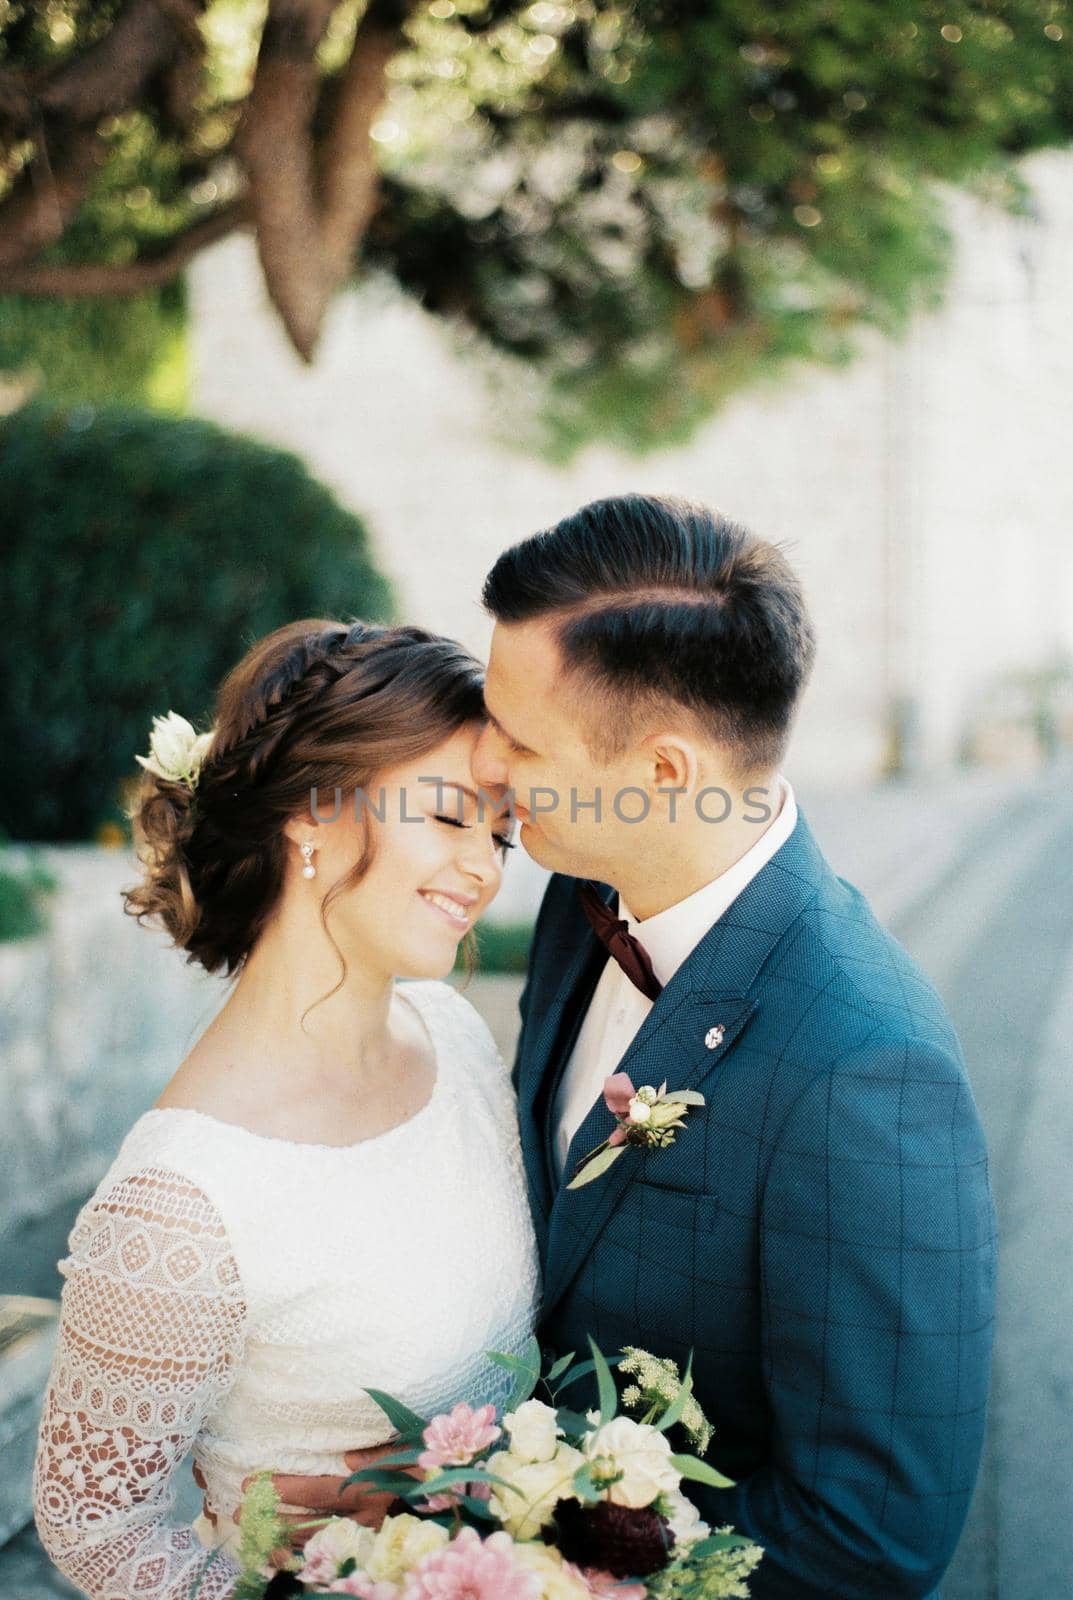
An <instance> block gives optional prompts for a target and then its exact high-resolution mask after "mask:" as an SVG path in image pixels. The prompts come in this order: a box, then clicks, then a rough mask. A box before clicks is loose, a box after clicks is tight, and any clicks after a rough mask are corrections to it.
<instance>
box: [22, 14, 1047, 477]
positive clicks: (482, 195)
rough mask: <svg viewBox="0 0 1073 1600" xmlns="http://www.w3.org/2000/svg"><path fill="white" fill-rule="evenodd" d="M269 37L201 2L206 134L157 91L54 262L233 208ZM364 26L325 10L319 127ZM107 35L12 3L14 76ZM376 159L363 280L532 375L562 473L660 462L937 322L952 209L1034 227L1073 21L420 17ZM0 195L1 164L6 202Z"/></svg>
mask: <svg viewBox="0 0 1073 1600" xmlns="http://www.w3.org/2000/svg"><path fill="white" fill-rule="evenodd" d="M264 9H265V8H264V5H263V0H208V3H207V5H206V7H205V13H204V19H203V32H204V35H205V38H206V41H207V44H208V51H207V59H206V66H205V72H204V79H203V83H202V88H201V94H200V97H199V99H198V101H197V114H196V116H195V117H194V119H193V123H192V125H191V126H188V127H180V126H179V125H177V124H176V122H175V120H174V118H171V117H169V114H168V110H167V106H166V103H165V100H164V97H163V96H162V92H161V90H160V86H159V85H153V86H152V88H151V89H150V91H149V92H148V93H147V94H146V95H145V96H144V97H143V103H142V104H141V105H139V106H138V107H137V108H135V109H134V110H133V111H131V112H128V113H124V114H123V115H121V116H113V117H111V118H109V119H107V120H106V122H105V123H104V124H102V129H101V131H102V136H103V137H104V139H105V141H106V146H107V159H106V160H105V161H104V162H103V164H102V165H101V167H100V170H99V173H98V175H97V178H96V180H95V182H94V185H93V188H92V191H91V193H90V195H89V198H88V199H87V201H86V203H85V204H84V205H83V207H82V210H81V212H80V213H79V215H78V217H77V219H76V220H75V222H74V224H73V225H72V226H71V227H70V228H69V229H68V231H67V234H66V236H65V239H64V240H63V242H62V246H61V247H57V248H58V250H59V251H60V253H62V255H63V258H64V259H69V260H70V259H77V260H87V261H88V260H94V261H108V262H121V261H124V260H127V259H129V258H131V257H132V256H134V255H139V254H144V253H145V252H146V251H152V250H153V249H155V248H157V247H159V246H160V245H161V244H162V242H164V241H166V240H167V239H169V238H171V237H173V236H174V235H175V234H176V233H177V232H178V231H180V230H181V229H182V228H183V227H185V226H186V225H187V224H188V223H189V222H191V221H192V220H194V219H196V218H198V217H202V216H206V215H211V214H212V212H213V211H214V210H215V209H216V208H217V207H218V206H220V205H223V204H226V202H227V201H228V200H229V199H230V198H231V197H233V196H234V194H235V193H236V192H237V191H240V190H241V184H242V175H241V163H238V164H237V166H236V163H235V161H234V159H233V157H232V155H231V154H229V152H230V149H231V144H232V140H233V138H234V134H235V129H236V127H237V126H238V124H239V120H240V116H241V109H242V105H243V101H244V97H245V95H246V94H247V93H248V92H249V88H250V84H251V82H252V77H253V73H254V69H255V63H256V60H257V50H258V38H259V32H260V28H261V26H262V22H263V16H264ZM362 10H363V7H362V6H361V4H360V0H343V3H341V4H340V5H339V6H338V7H337V8H336V10H335V13H334V16H333V21H332V24H331V27H330V28H329V31H328V35H327V37H326V40H325V42H324V45H323V47H322V49H321V52H320V66H321V69H322V72H323V75H324V94H323V97H322V106H321V113H324V114H326V108H327V106H328V105H329V103H330V99H331V90H332V79H333V77H334V76H337V75H338V74H339V73H340V72H341V71H342V69H343V67H344V65H345V62H346V60H347V56H348V53H349V50H350V45H351V40H352V38H353V33H354V28H355V25H356V22H357V21H358V19H359V17H360V15H361V12H362ZM115 12H116V0H104V3H99V4H90V3H89V0H50V4H49V5H48V6H47V7H40V6H35V5H32V4H30V3H29V0H7V3H6V5H3V6H0V61H4V62H5V63H6V64H8V65H11V66H17V67H20V68H24V69H28V70H30V71H32V72H39V71H42V70H47V69H49V68H51V67H54V66H55V65H57V64H59V63H62V62H63V61H65V60H66V59H68V58H69V57H71V56H73V55H75V54H77V53H78V52H80V51H82V50H84V49H85V48H86V47H87V45H89V44H91V43H92V41H93V40H94V39H95V38H97V37H100V35H101V34H102V32H104V31H105V30H106V29H107V27H108V25H109V24H110V22H111V20H112V18H113V16H114V14H115ZM320 121H321V123H323V115H322V116H321V118H320ZM373 137H374V142H375V148H376V151H377V157H378V160H379V164H380V169H381V180H382V182H381V194H380V203H379V206H378V209H377V211H376V214H375V215H374V217H373V218H372V221H371V224H370V226H369V229H368V231H367V234H366V236H365V239H364V243H363V247H362V251H361V255H360V259H359V260H358V262H357V263H356V268H357V270H359V271H361V270H364V269H366V268H369V267H376V268H379V269H383V270H385V271H386V272H387V273H389V274H390V275H391V276H393V277H394V278H395V279H396V280H397V281H398V282H399V283H401V284H402V285H403V286H404V287H405V288H406V289H407V290H408V291H409V292H410V293H411V294H413V295H414V296H415V297H417V298H418V299H419V300H420V301H421V302H422V303H423V304H424V305H425V306H426V307H427V308H428V309H429V310H431V311H433V312H434V313H437V314H440V315H442V316H443V317H444V318H445V319H447V321H448V322H449V324H450V325H451V326H452V327H453V328H455V329H456V330H462V331H463V332H464V334H465V336H466V337H468V339H469V343H470V348H471V349H472V348H476V349H479V348H481V347H482V346H484V347H485V348H494V349H496V350H498V351H501V352H506V353H507V354H508V355H510V356H513V357H517V358H520V360H521V361H522V362H523V363H525V364H526V367H527V368H528V370H529V371H530V372H531V373H532V374H533V377H534V380H539V393H540V394H541V395H543V397H544V400H543V403H540V402H539V401H538V402H537V403H538V410H539V414H540V417H541V420H542V427H543V443H544V445H545V447H546V448H547V449H548V450H549V451H551V452H552V453H555V454H558V455H560V456H566V455H569V454H570V453H571V452H572V451H574V450H575V449H577V448H578V447H579V446H580V445H582V444H584V443H585V442H587V441H588V440H590V439H593V438H600V439H606V440H611V441H614V442H615V443H618V444H621V445H625V446H628V447H632V448H646V447H651V446H655V445H666V444H668V443H674V442H677V441H681V440H683V439H685V438H686V437H688V435H689V434H690V433H691V432H692V431H693V430H694V429H695V428H696V427H697V426H698V424H699V423H700V422H701V421H702V420H703V419H704V418H705V417H706V416H707V415H709V414H710V412H711V411H712V410H713V408H715V407H716V406H718V405H719V404H721V403H722V402H723V401H724V400H725V399H726V397H727V396H728V395H730V394H732V393H734V392H736V391H737V390H739V389H741V388H742V387H744V386H746V385H748V384H751V383H755V382H757V381H759V380H763V379H767V378H770V377H772V376H774V375H777V374H779V373H780V372H782V371H783V370H784V369H785V368H786V366H787V364H788V363H793V362H799V361H802V360H808V361H822V362H827V363H840V362H844V361H846V360H848V359H849V357H850V356H851V355H852V353H853V351H854V348H855V334H856V331H857V330H858V329H860V328H862V327H867V326H872V327H876V328H879V329H882V330H884V331H886V332H889V333H897V331H898V330H899V329H900V328H902V327H903V326H904V324H905V320H906V318H907V316H908V315H909V313H910V312H911V311H912V310H913V309H914V307H916V306H918V305H920V304H923V303H931V302H933V301H934V299H935V297H936V295H937V294H938V292H939V290H940V287H941V285H942V283H943V279H944V274H945V272H946V268H947V263H948V256H949V241H948V239H947V237H946V234H945V231H944V229H943V226H942V220H941V208H940V206H939V204H938V203H937V200H936V185H937V184H941V183H955V184H968V183H972V184H974V185H976V186H977V187H979V188H980V189H981V190H982V191H983V192H986V193H988V194H989V195H990V196H992V197H993V198H994V199H996V200H998V201H999V202H1002V203H1005V204H1008V205H1010V206H1018V205H1020V204H1022V203H1023V190H1022V188H1021V186H1020V184H1019V182H1018V181H1017V178H1016V175H1015V167H1014V163H1015V162H1016V161H1017V160H1018V158H1019V157H1021V156H1023V155H1024V154H1025V153H1026V152H1028V151H1031V150H1034V149H1038V148H1041V147H1044V146H1048V145H1061V144H1066V143H1068V142H1069V140H1070V138H1071V137H1073V17H1071V15H1070V7H1069V4H1068V0H941V3H940V0H890V3H889V4H885V5H883V6H881V7H877V6H875V5H873V4H869V3H867V0H797V3H795V4H794V5H786V4H782V3H778V4H777V3H775V0H643V3H642V0H540V3H539V4H529V3H523V0H452V3H449V4H444V3H443V0H413V4H412V6H411V8H410V17H409V22H408V24H407V28H406V35H405V43H404V45H403V47H402V48H401V49H400V50H399V52H398V53H397V54H396V56H395V58H394V59H393V60H392V62H391V64H390V67H389V69H388V80H387V92H386V100H385V104H384V106H383V108H382V111H381V113H380V115H379V117H378V119H377V121H376V123H375V124H374V128H373ZM20 159H21V158H20V156H19V153H18V150H17V149H15V148H12V149H10V150H8V152H7V155H6V167H7V172H8V175H9V177H11V178H13V177H14V175H15V174H16V173H17V170H18V163H19V160H20ZM3 171H4V151H3V148H2V146H0V189H2V180H3ZM46 259H47V257H46ZM512 381H513V382H514V385H515V388H516V389H517V381H518V380H517V374H515V378H514V379H513V380H512ZM506 409H507V411H508V413H509V417H508V420H507V421H506V427H508V428H510V429H511V430H512V431H513V432H514V434H515V436H516V437H521V430H520V428H519V425H518V421H519V419H518V412H519V409H520V406H519V403H518V401H517V398H516V397H515V399H514V403H513V404H510V405H508V406H507V408H506Z"/></svg>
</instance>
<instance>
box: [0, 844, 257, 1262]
mask: <svg viewBox="0 0 1073 1600" xmlns="http://www.w3.org/2000/svg"><path fill="white" fill-rule="evenodd" d="M40 854H41V856H42V857H43V859H44V861H45V863H46V864H47V866H48V867H49V869H50V871H51V872H52V873H53V875H54V876H55V877H56V879H57V881H58V887H57V891H56V893H55V894H54V895H52V896H50V897H49V900H48V903H47V916H48V928H47V931H46V932H45V933H43V934H41V935H39V936H38V937H36V938H34V939H28V940H18V941H16V942H14V943H0V1104H2V1106H3V1115H2V1117H0V1292H3V1291H4V1290H5V1289H9V1288H11V1287H12V1286H13V1285H16V1284H17V1285H19V1286H20V1287H21V1286H23V1285H24V1282H25V1281H26V1277H27V1275H29V1276H31V1277H32V1276H33V1274H34V1272H35V1271H37V1270H38V1269H37V1268H36V1267H35V1265H34V1263H32V1262H28V1261H26V1260H25V1259H23V1257H24V1255H25V1252H26V1250H27V1248H28V1246H27V1243H26V1241H27V1239H32V1238H34V1237H35V1232H34V1230H35V1229H37V1228H38V1227H39V1225H44V1224H46V1223H47V1219H48V1218H50V1217H51V1216H53V1215H54V1214H56V1213H62V1212H63V1210H64V1208H65V1207H69V1206H71V1205H72V1204H73V1203H74V1202H76V1201H79V1200H81V1199H82V1198H83V1197H84V1196H85V1195H86V1194H87V1193H88V1192H89V1190H91V1189H92V1188H93V1186H94V1185H95V1184H96V1183H97V1181H98V1179H99V1178H100V1177H101V1175H102V1174H103V1172H104V1171H105V1170H106V1168H107V1166H108V1164H109V1163H110V1161H111V1159H112V1157H113V1155H114V1154H115V1152H116V1150H117V1149H118V1147H119V1144H120V1141H121V1139H122V1137H123V1135H124V1134H125V1133H126V1131H127V1129H128V1128H129V1127H130V1126H131V1124H132V1123H133V1122H134V1121H135V1120H136V1119H137V1118H138V1117H139V1116H140V1115H141V1113H142V1112H143V1111H145V1110H147V1109H148V1107H149V1106H150V1105H152V1103H153V1101H154V1100H155V1099H156V1097H157V1095H158V1094H159V1093H160V1091H161V1089H162V1088H163V1087H164V1085H165V1084H166V1083H167V1081H168V1079H169V1078H170V1077H171V1075H172V1073H173V1072H174V1071H175V1069H176V1067H177V1066H178V1065H179V1063H180V1061H181V1060H182V1059H183V1057H184V1056H185V1055H186V1054H187V1052H188V1051H189V1050H190V1048H191V1046H192V1045H193V1043H194V1041H195V1039H197V1038H198V1037H199V1035H200V1034H201V1033H202V1031H203V1030H204V1028H205V1027H206V1026H207V1025H208V1023H209V1022H210V1021H211V1020H212V1017H213V1016H214V1015H215V1013H216V1010H217V1009H218V1007H219V1005H220V1004H221V1003H222V1001H223V998H224V993H225V988H224V984H223V982H222V980H219V979H215V978H210V977H209V976H208V974H207V973H205V972H203V971H202V970H201V969H200V968H197V969H195V968H192V967H187V966H186V965H185V962H184V960H183V957H182V956H181V955H180V954H179V953H178V952H177V951H175V950H173V949H172V948H171V946H170V944H169V942H168V940H167V938H166V936H165V935H164V934H161V933H157V932H153V931H152V930H150V929H148V928H144V927H139V926H138V924H137V923H136V922H135V921H134V920H133V918H130V917H127V916H125V915H124V914H123V911H122V905H121V901H120V896H119V891H120V889H121V888H122V887H123V886H124V885H127V884H130V883H133V882H134V881H135V879H136V877H137V865H136V863H135V861H134V858H133V856H132V855H128V854H127V853H126V852H116V851H107V850H100V849H97V848H95V847H94V846H92V845H85V846H81V845H77V846H69V847H63V848H54V849H42V850H41V851H40ZM59 1247H60V1246H59V1243H57V1245H56V1248H57V1249H58V1248H59Z"/></svg>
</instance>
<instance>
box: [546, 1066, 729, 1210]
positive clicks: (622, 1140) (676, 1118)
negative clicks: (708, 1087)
mask: <svg viewBox="0 0 1073 1600" xmlns="http://www.w3.org/2000/svg"><path fill="white" fill-rule="evenodd" d="M604 1102H605V1104H606V1106H607V1109H608V1111H610V1113H611V1115H612V1116H613V1117H614V1118H615V1120H616V1122H617V1124H618V1126H617V1127H616V1128H615V1131H614V1133H613V1134H612V1135H611V1137H610V1138H609V1139H605V1140H604V1142H603V1144H598V1145H597V1146H596V1149H595V1150H590V1151H589V1153H588V1155H587V1156H582V1158H581V1160H580V1161H579V1162H578V1164H577V1170H576V1171H575V1173H574V1176H573V1177H572V1178H571V1180H570V1182H569V1183H568V1184H567V1186H566V1187H567V1188H568V1189H580V1188H581V1187H582V1186H583V1185H584V1184H586V1183H591V1182H592V1181H593V1179H594V1178H599V1177H601V1176H602V1174H603V1173H605V1172H606V1171H607V1169H608V1167H609V1166H611V1164H612V1162H614V1161H617V1160H618V1158H619V1156H620V1155H621V1154H622V1152H623V1151H624V1150H625V1149H626V1147H627V1145H631V1144H632V1145H641V1146H644V1147H647V1148H650V1149H654V1150H662V1149H663V1147H664V1146H665V1145H668V1144H673V1143H674V1136H675V1133H676V1132H677V1131H678V1129H679V1128H684V1127H685V1125H686V1117H687V1116H688V1115H689V1108H690V1107H691V1106H702V1105H703V1104H704V1096H703V1095H702V1094H698V1093H697V1091H696V1090H695V1089H668V1088H667V1085H666V1083H663V1084H661V1085H660V1087H659V1088H658V1089H653V1088H652V1086H651V1084H647V1083H646V1084H644V1085H643V1086H642V1087H641V1088H640V1089H635V1088H634V1086H633V1084H632V1083H631V1082H630V1079H629V1076H628V1075H627V1074H626V1073H625V1072H616V1073H615V1075H614V1077H612V1078H608V1079H607V1081H606V1083H605V1084H604Z"/></svg>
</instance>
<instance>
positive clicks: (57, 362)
mask: <svg viewBox="0 0 1073 1600" xmlns="http://www.w3.org/2000/svg"><path fill="white" fill-rule="evenodd" d="M184 307H185V296H184V295H183V293H182V289H181V286H175V287H174V288H172V289H171V290H168V291H160V292H158V293H153V294H145V295H138V296H136V297H134V298H132V299H130V300H88V299H87V300H74V299H64V300H46V299H35V298H33V297H32V296H30V295H5V296H3V297H0V373H4V374H5V375H7V377H8V379H9V380H13V381H15V382H21V383H25V384H26V386H27V388H29V389H31V390H33V391H34V392H36V393H38V394H41V395H43V396H46V397H47V398H48V400H49V401H50V402H55V403H57V404H77V403H79V402H80V401H83V402H86V403H88V404H90V405H101V404H106V403H108V402H109V401H118V402H127V403H131V402H143V403H145V404H148V405H152V406H155V407H158V408H160V409H161V410H166V411H181V410H182V409H183V407H184V406H185V403H186V395H187V367H186V348H185V310H184Z"/></svg>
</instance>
